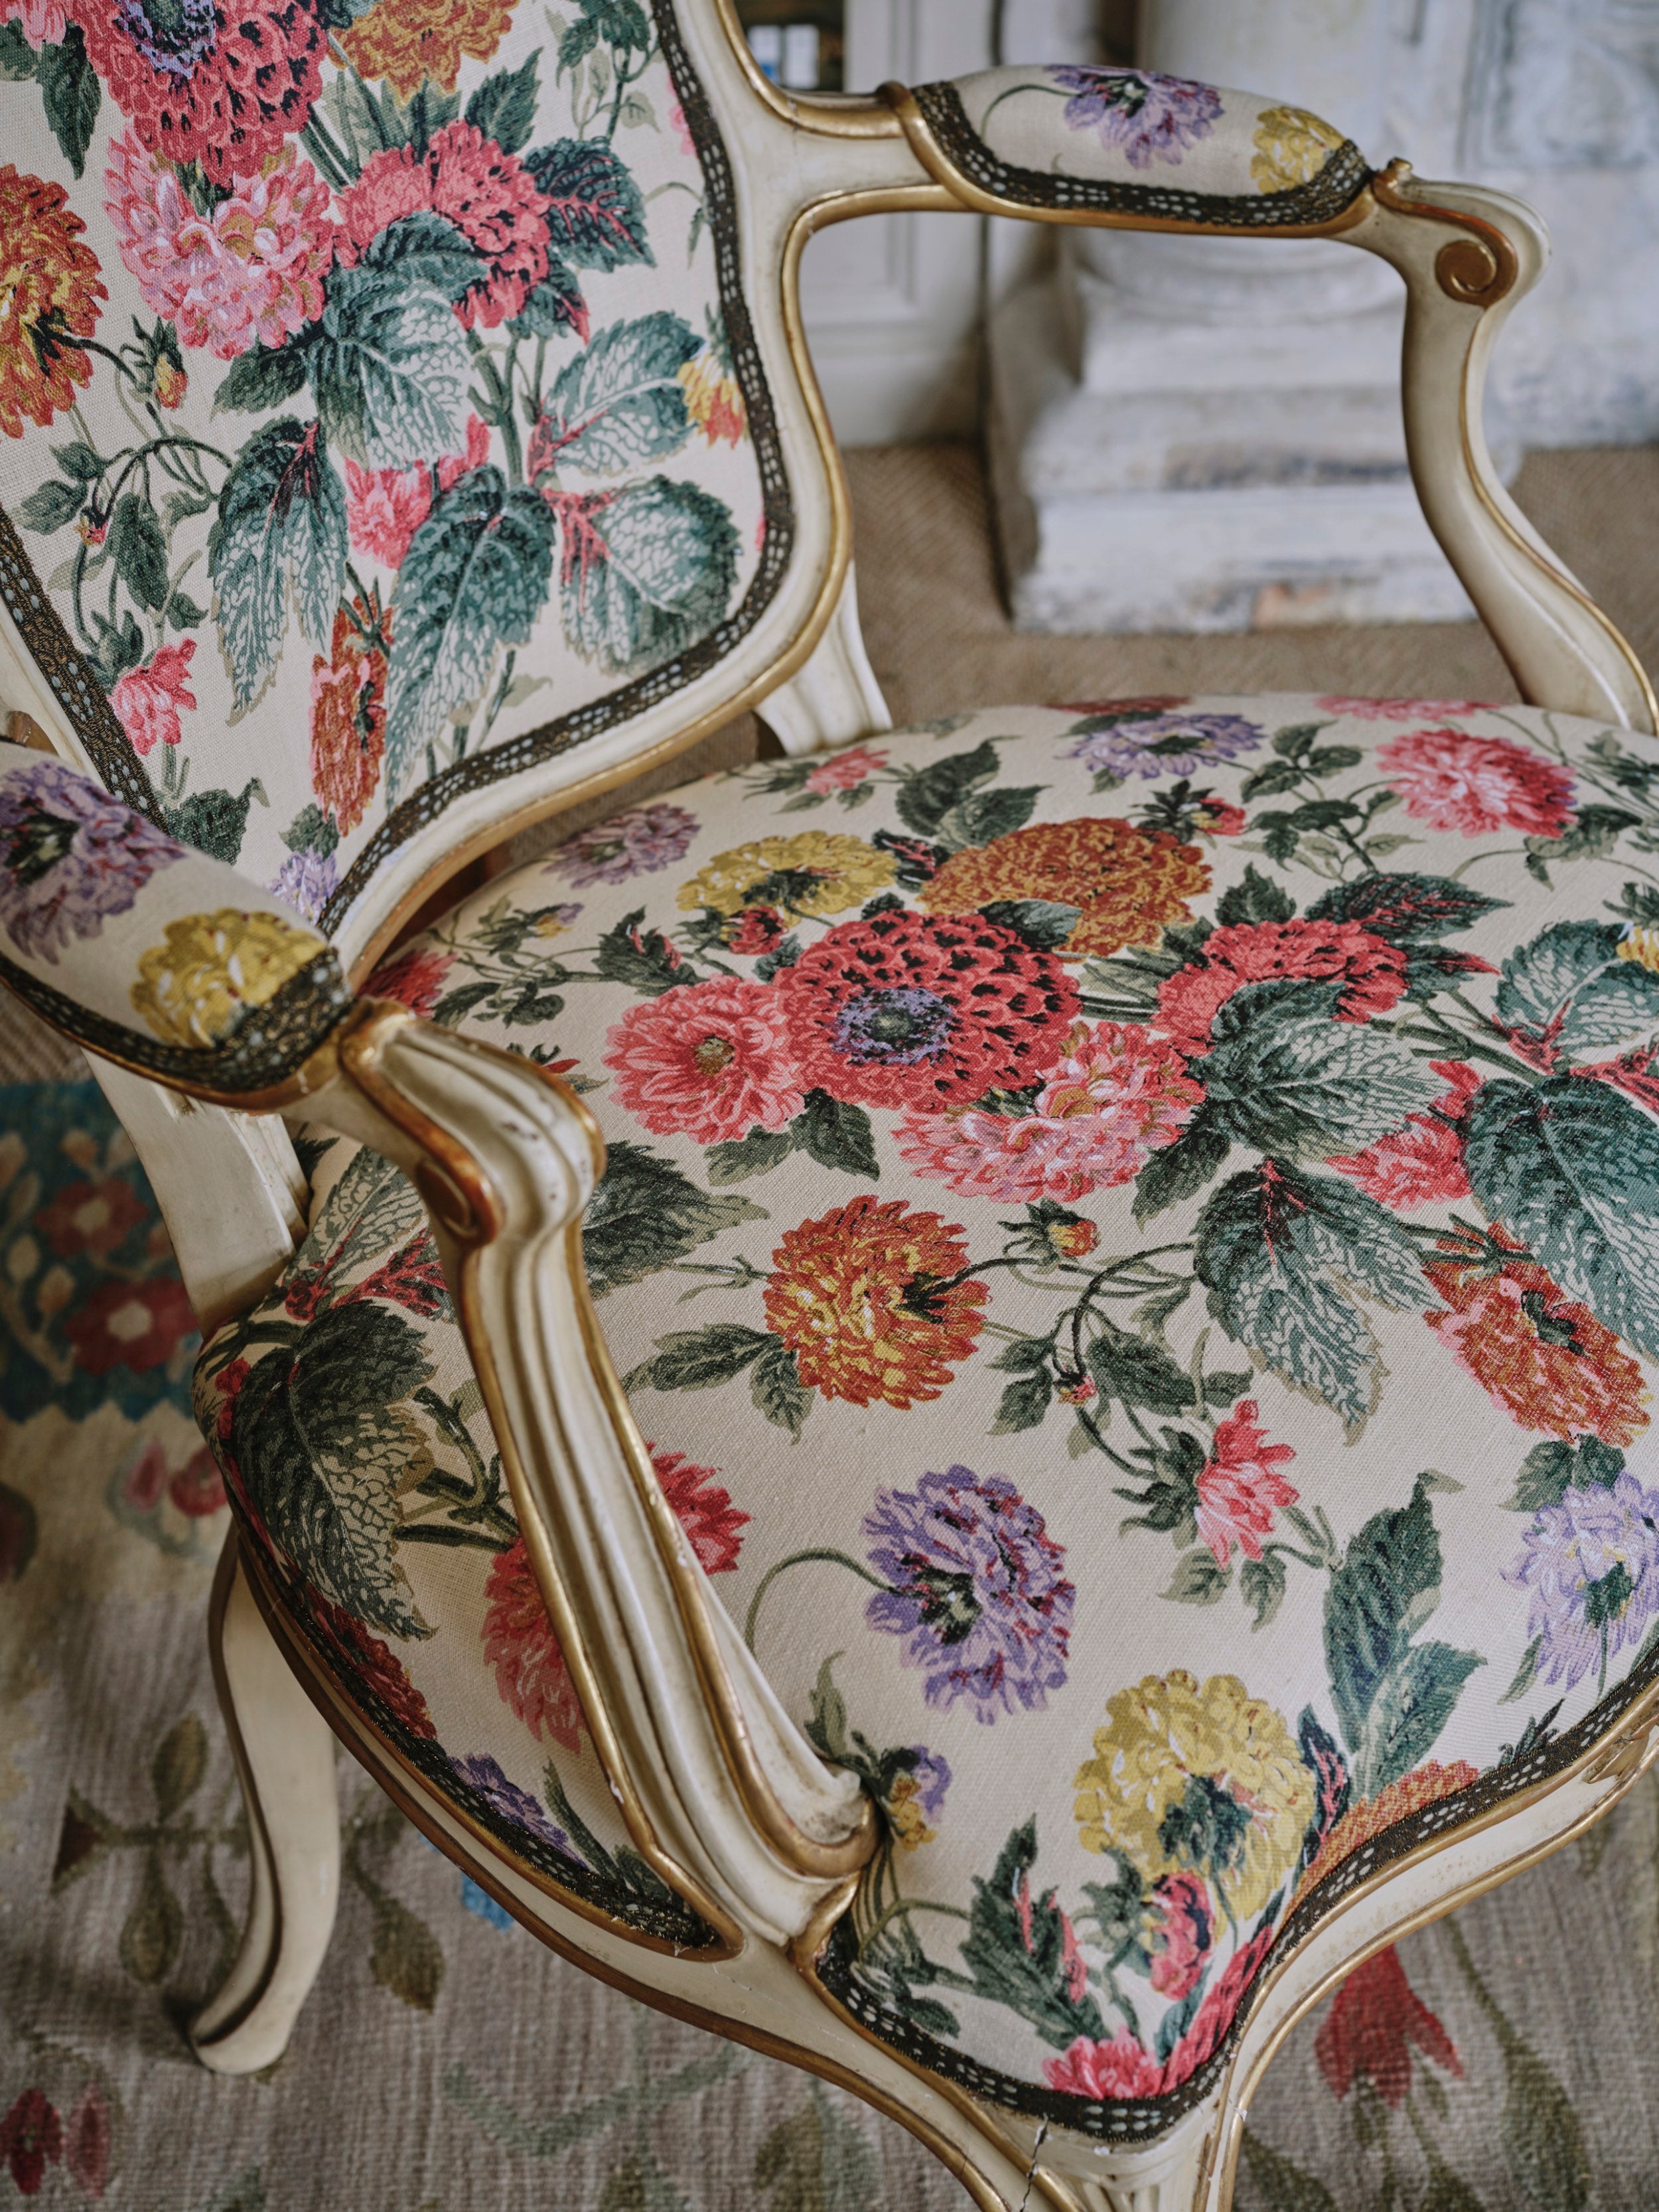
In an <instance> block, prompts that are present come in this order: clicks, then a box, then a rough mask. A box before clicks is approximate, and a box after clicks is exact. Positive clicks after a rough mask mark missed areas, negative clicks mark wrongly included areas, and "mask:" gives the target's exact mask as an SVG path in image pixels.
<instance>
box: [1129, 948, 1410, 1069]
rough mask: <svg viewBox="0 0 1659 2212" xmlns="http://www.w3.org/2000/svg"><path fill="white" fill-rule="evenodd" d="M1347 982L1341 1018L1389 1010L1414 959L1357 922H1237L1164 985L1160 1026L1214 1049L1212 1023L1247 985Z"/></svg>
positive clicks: (1183, 1040)
mask: <svg viewBox="0 0 1659 2212" xmlns="http://www.w3.org/2000/svg"><path fill="white" fill-rule="evenodd" d="M1304 977H1316V978H1317V979H1319V980H1320V981H1326V980H1329V981H1336V980H1337V979H1338V978H1339V977H1340V979H1341V981H1342V994H1341V996H1340V999H1339V1000H1337V1003H1336V1014H1337V1019H1338V1020H1339V1021H1344V1022H1363V1021H1369V1020H1370V1017H1371V1016H1372V1015H1373V1014H1386V1013H1387V1012H1388V1011H1389V1008H1390V1007H1391V1006H1394V1005H1395V1002H1396V1001H1397V1000H1399V998H1400V996H1401V993H1402V992H1403V991H1404V990H1405V987H1406V956H1405V954H1404V953H1403V952H1402V951H1401V950H1400V948H1399V947H1398V945H1390V944H1389V942H1388V941H1387V940H1386V939H1383V938H1381V937H1376V936H1374V935H1373V934H1372V933H1371V932H1370V930H1368V929H1362V928H1361V927H1360V926H1359V924H1358V922H1357V921H1237V922H1228V923H1226V924H1225V925H1224V926H1223V927H1221V928H1220V929H1218V930H1214V931H1212V933H1211V934H1210V936H1209V937H1208V938H1207V939H1206V940H1205V944H1204V949H1203V951H1202V952H1201V953H1200V955H1199V957H1198V958H1197V959H1196V960H1195V961H1194V962H1192V963H1190V964H1189V965H1188V966H1187V967H1185V968H1177V969H1176V972H1175V974H1174V975H1171V976H1170V977H1169V979H1168V980H1167V981H1165V982H1164V984H1163V985H1162V986H1161V987H1159V990H1158V1023H1157V1026H1158V1028H1159V1029H1160V1030H1167V1031H1168V1032H1169V1034H1170V1036H1172V1037H1173V1038H1174V1039H1175V1040H1176V1043H1177V1044H1178V1045H1179V1046H1180V1048H1181V1049H1182V1051H1183V1052H1187V1053H1202V1052H1207V1051H1208V1050H1209V1046H1210V1026H1211V1024H1212V1022H1213V1021H1214V1020H1215V1018H1216V1016H1217V1014H1218V1013H1219V1012H1220V1011H1221V1009H1222V1007H1223V1006H1225V1004H1226V1003H1227V1001H1228V1000H1229V999H1231V996H1232V994H1233V993H1234V992H1235V991H1237V990H1241V989H1242V988H1243V986H1244V985H1245V984H1246V983H1267V982H1277V981H1281V980H1285V979H1296V980H1300V979H1302V978H1304Z"/></svg>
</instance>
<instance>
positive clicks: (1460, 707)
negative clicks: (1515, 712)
mask: <svg viewBox="0 0 1659 2212" xmlns="http://www.w3.org/2000/svg"><path fill="white" fill-rule="evenodd" d="M1314 704H1315V706H1316V707H1317V708H1318V709H1319V711H1320V713H1321V714H1345V715H1346V716H1347V718H1348V719H1349V720H1351V721H1355V722H1421V721H1425V720H1427V719H1428V718H1429V717H1430V716H1431V715H1441V714H1492V713H1495V712H1496V711H1497V710H1496V709H1495V708H1494V707H1493V705H1492V701H1491V700H1490V699H1350V698H1349V697H1348V696H1346V693H1343V692H1340V691H1328V692H1326V693H1325V694H1324V696H1322V697H1321V698H1318V699H1316V700H1315V701H1314Z"/></svg>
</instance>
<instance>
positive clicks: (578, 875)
mask: <svg viewBox="0 0 1659 2212" xmlns="http://www.w3.org/2000/svg"><path fill="white" fill-rule="evenodd" d="M696 834H697V817H696V815H695V814H688V813H687V812H686V811H685V809H684V807H683V806H676V805H672V804H671V801H669V800H667V799H653V801H652V803H651V804H650V805H648V806H630V807H629V809H628V810H627V811H626V812H625V813H623V814H613V815H612V816H611V818H610V820H609V821H608V822H596V823H594V824H593V825H592V828H591V829H579V830H578V831H577V832H576V834H575V836H574V837H568V838H567V839H566V840H565V842H564V843H563V844H562V845H561V846H560V847H559V848H558V849H557V851H556V852H555V853H554V854H553V855H552V856H551V858H550V860H548V862H547V864H546V866H544V868H543V870H542V873H543V874H544V875H546V876H562V877H563V878H565V879H566V881H567V882H568V883H571V884H574V885H575V886H576V887H577V888H578V889H579V890H586V888H587V887H588V886H589V885H590V884H625V883H626V882H627V881H628V880H629V878H630V877H632V876H654V875H656V874H657V873H658V872H659V871H660V870H661V869H663V868H671V867H672V866H673V865H674V863H675V861H676V860H684V857H685V854H686V851H687V848H689V847H690V842H691V840H692V839H693V838H694V837H695V836H696Z"/></svg>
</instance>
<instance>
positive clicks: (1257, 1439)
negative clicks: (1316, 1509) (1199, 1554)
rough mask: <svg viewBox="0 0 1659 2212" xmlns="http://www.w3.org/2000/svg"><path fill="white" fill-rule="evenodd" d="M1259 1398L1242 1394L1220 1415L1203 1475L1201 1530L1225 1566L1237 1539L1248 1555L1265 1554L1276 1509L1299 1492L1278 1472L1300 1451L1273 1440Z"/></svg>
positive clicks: (1291, 1502)
mask: <svg viewBox="0 0 1659 2212" xmlns="http://www.w3.org/2000/svg"><path fill="white" fill-rule="evenodd" d="M1260 1419H1261V1407H1259V1406H1258V1405H1257V1404H1256V1401H1255V1399H1254V1398H1241V1399H1240V1400H1239V1401H1238V1403H1237V1405H1236V1406H1235V1407H1233V1410H1232V1412H1231V1413H1230V1414H1229V1415H1228V1416H1227V1418H1226V1419H1225V1421H1218V1422H1217V1423H1216V1428H1215V1441H1214V1443H1212V1446H1211V1448H1210V1458H1209V1463H1208V1465H1207V1466H1206V1468H1204V1470H1203V1472H1202V1474H1200V1476H1199V1478H1198V1534H1199V1539H1200V1542H1202V1543H1206V1544H1207V1545H1208V1546H1209V1547H1210V1549H1211V1550H1212V1552H1213V1553H1215V1558H1216V1564H1217V1565H1218V1566H1222V1567H1225V1565H1226V1564H1227V1562H1228V1560H1229V1559H1231V1557H1232V1553H1233V1546H1234V1545H1235V1544H1237V1546H1238V1548H1239V1550H1240V1551H1241V1552H1243V1554H1244V1556H1245V1558H1246V1559H1260V1558H1261V1540H1262V1538H1263V1537H1264V1536H1267V1535H1269V1534H1271V1533H1272V1531H1273V1512H1274V1509H1275V1508H1276V1507H1278V1506H1280V1505H1294V1504H1295V1503H1296V1500H1297V1492H1295V1491H1294V1490H1292V1489H1291V1486H1290V1484H1289V1483H1288V1482H1286V1481H1285V1478H1284V1476H1283V1475H1282V1474H1280V1473H1279V1468H1281V1467H1282V1466H1284V1464H1285V1462H1286V1461H1287V1460H1292V1459H1294V1458H1295V1457H1296V1454H1295V1452H1294V1451H1293V1450H1292V1449H1291V1447H1290V1445H1289V1444H1270V1443H1268V1442H1267V1431H1266V1430H1265V1429H1263V1428H1261V1426H1260V1425H1259V1424H1260Z"/></svg>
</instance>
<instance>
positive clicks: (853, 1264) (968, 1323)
mask: <svg viewBox="0 0 1659 2212" xmlns="http://www.w3.org/2000/svg"><path fill="white" fill-rule="evenodd" d="M967 1264H968V1245H967V1240H966V1238H965V1237H964V1236H963V1232H962V1231H961V1230H960V1229H957V1228H953V1227H952V1226H951V1225H950V1224H949V1223H948V1222H946V1221H944V1220H942V1219H941V1218H940V1217H939V1215H938V1214H937V1213H918V1212H913V1211H912V1209H911V1208H910V1207H909V1206H907V1205H906V1204H905V1203H904V1201H903V1200H902V1199H894V1200H890V1202H889V1203H887V1204H885V1205H881V1204H878V1202H877V1200H875V1199H873V1198H868V1197H866V1198H855V1199H854V1200H853V1202H852V1203H851V1205H850V1206H836V1208H835V1210H834V1212H829V1213H826V1214H824V1215H823V1217H822V1218H820V1219H819V1220H817V1221H803V1222H802V1223H801V1225H800V1226H799V1229H792V1230H791V1231H789V1233H788V1234H787V1237H785V1238H784V1240H783V1242H782V1243H781V1244H780V1245H779V1247H778V1249H777V1250H776V1251H775V1253H774V1254H773V1255H772V1268H773V1273H772V1279H771V1281H770V1282H769V1284H768V1285H767V1286H766V1301H765V1302H766V1318H767V1322H768V1323H769V1326H770V1327H771V1328H773V1329H774V1330H775V1333H776V1334H778V1335H779V1336H781V1338H782V1339H783V1341H784V1342H785V1343H786V1344H787V1346H789V1348H790V1350H791V1351H792V1352H793V1353H794V1355H795V1362H796V1364H797V1366H798V1367H799V1370H800V1378H801V1381H802V1382H803V1383H806V1384H807V1385H808V1386H809V1387H810V1388H811V1389H816V1390H821V1391H823V1395H824V1396H825V1397H826V1398H844V1399H846V1400H847V1401H848V1403H849V1404H850V1405H854V1406H869V1405H873V1404H875V1403H876V1402H878V1401H879V1402H880V1403H881V1404H882V1405H884V1406H893V1407H897V1409H898V1410H899V1412H901V1413H904V1412H907V1411H908V1409H909V1407H912V1406H914V1405H915V1404H917V1403H918V1402H920V1401H921V1400H924V1399H928V1398H937V1397H938V1396H939V1393H940V1392H941V1391H942V1390H943V1389H944V1388H945V1384H946V1383H948V1382H949V1381H950V1380H951V1369H952V1368H953V1367H954V1366H955V1365H956V1364H957V1363H958V1362H959V1361H961V1360H963V1359H966V1358H967V1357H968V1355H969V1352H971V1351H972V1350H973V1348H974V1346H975V1342H976V1340H977V1339H978V1336H979V1332H980V1329H981V1326H982V1323H983V1318H984V1317H983V1316H982V1315H981V1311H980V1309H981V1306H983V1304H985V1300H986V1297H987V1291H986V1288H985V1285H984V1284H983V1283H976V1282H973V1281H969V1280H965V1279H963V1269H964V1268H965V1267H967Z"/></svg>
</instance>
